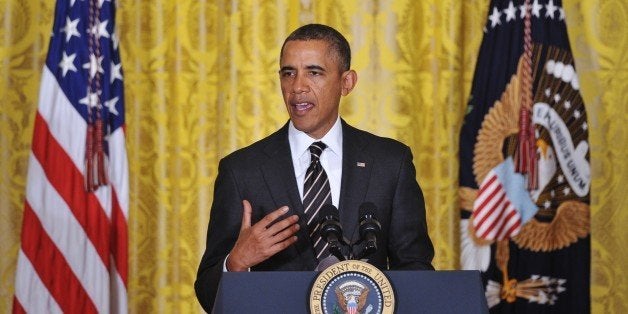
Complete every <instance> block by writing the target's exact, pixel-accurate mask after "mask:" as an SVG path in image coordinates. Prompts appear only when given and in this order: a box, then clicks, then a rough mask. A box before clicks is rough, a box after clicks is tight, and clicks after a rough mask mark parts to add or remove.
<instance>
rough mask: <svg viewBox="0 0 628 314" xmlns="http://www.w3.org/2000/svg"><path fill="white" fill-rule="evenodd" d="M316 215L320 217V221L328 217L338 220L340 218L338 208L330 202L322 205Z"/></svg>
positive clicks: (328, 218)
mask: <svg viewBox="0 0 628 314" xmlns="http://www.w3.org/2000/svg"><path fill="white" fill-rule="evenodd" d="M318 216H319V217H320V220H321V222H323V221H325V220H330V219H331V220H336V221H340V218H339V216H338V208H336V206H334V205H332V204H325V205H323V207H322V208H321V211H320V212H319V214H318Z"/></svg>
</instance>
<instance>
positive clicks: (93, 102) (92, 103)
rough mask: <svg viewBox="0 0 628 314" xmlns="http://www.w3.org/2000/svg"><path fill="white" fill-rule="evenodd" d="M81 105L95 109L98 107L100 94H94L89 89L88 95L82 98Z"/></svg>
mask: <svg viewBox="0 0 628 314" xmlns="http://www.w3.org/2000/svg"><path fill="white" fill-rule="evenodd" d="M79 104H82V105H85V106H89V107H90V108H95V107H96V106H98V93H92V92H90V90H89V88H88V89H87V95H86V96H85V98H81V99H80V100H79Z"/></svg>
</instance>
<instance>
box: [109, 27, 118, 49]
mask: <svg viewBox="0 0 628 314" xmlns="http://www.w3.org/2000/svg"><path fill="white" fill-rule="evenodd" d="M111 41H112V42H113V49H115V50H118V44H120V40H119V39H118V34H117V33H116V31H115V30H114V31H113V33H111Z"/></svg>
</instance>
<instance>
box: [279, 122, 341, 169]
mask: <svg viewBox="0 0 628 314" xmlns="http://www.w3.org/2000/svg"><path fill="white" fill-rule="evenodd" d="M288 140H289V142H290V152H291V153H292V156H293V157H294V158H297V159H298V158H299V157H300V156H302V155H303V153H305V152H306V151H307V150H308V149H309V147H310V145H312V143H314V142H317V141H321V142H323V143H325V145H327V148H329V149H330V150H331V151H332V152H333V153H334V154H336V155H338V156H340V157H341V156H342V123H340V116H338V118H337V119H336V122H335V123H334V125H333V126H332V127H331V129H329V131H328V132H327V134H325V135H324V136H323V137H322V138H321V139H319V140H315V139H313V138H311V137H310V136H309V135H307V134H306V133H305V132H302V131H299V130H297V128H295V127H294V124H293V123H292V121H290V123H289V125H288ZM308 156H309V155H308Z"/></svg>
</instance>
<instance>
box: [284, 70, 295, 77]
mask: <svg viewBox="0 0 628 314" xmlns="http://www.w3.org/2000/svg"><path fill="white" fill-rule="evenodd" d="M291 76H294V72H290V71H285V72H281V77H291Z"/></svg>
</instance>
